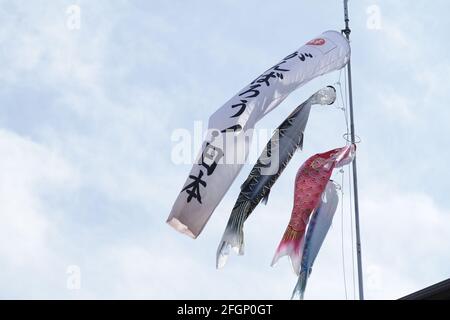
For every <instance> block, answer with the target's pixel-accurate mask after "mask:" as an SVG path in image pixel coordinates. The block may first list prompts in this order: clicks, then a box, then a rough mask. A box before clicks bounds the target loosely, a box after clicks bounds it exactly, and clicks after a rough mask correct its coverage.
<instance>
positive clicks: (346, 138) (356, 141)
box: [342, 133, 361, 144]
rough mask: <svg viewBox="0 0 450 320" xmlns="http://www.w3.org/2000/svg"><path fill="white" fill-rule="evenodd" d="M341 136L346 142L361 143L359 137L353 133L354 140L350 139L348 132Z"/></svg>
mask: <svg viewBox="0 0 450 320" xmlns="http://www.w3.org/2000/svg"><path fill="white" fill-rule="evenodd" d="M342 138H344V140H345V141H347V142H348V143H355V144H359V143H361V137H360V136H358V135H356V134H355V142H353V141H352V136H351V134H350V133H344V135H343V136H342Z"/></svg>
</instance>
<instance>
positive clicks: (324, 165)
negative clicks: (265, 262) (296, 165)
mask: <svg viewBox="0 0 450 320" xmlns="http://www.w3.org/2000/svg"><path fill="white" fill-rule="evenodd" d="M355 150H356V146H355V145H354V144H353V145H348V146H346V147H343V148H338V149H334V150H330V151H327V152H324V153H319V154H315V155H314V156H312V157H310V158H309V159H308V160H306V162H305V163H303V165H302V166H301V167H300V169H299V170H298V172H297V176H296V178H295V192H294V207H293V209H292V214H291V220H290V221H289V225H288V227H287V229H286V231H285V232H284V236H283V238H282V239H281V243H280V245H279V246H278V249H277V251H276V253H275V257H274V258H273V261H272V266H273V265H274V264H275V263H276V262H277V261H278V259H280V258H281V257H283V256H285V255H287V256H289V257H290V259H291V263H292V267H293V268H294V272H295V273H296V274H298V273H299V271H300V262H301V257H302V250H303V243H304V238H305V231H306V227H307V225H308V221H309V217H310V216H311V214H312V213H313V212H314V210H316V208H317V207H318V206H319V203H320V197H321V195H322V193H323V192H324V190H325V187H326V185H327V183H328V181H329V179H330V177H331V174H332V173H333V169H334V168H338V167H342V166H344V165H346V164H348V163H350V162H351V161H352V160H353V157H354V152H355Z"/></svg>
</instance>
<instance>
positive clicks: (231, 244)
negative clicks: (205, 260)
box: [216, 202, 250, 269]
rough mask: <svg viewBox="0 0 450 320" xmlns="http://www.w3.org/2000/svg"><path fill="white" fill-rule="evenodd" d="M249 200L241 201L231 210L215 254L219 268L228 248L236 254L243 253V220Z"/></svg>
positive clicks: (223, 262)
mask: <svg viewBox="0 0 450 320" xmlns="http://www.w3.org/2000/svg"><path fill="white" fill-rule="evenodd" d="M249 207H250V203H249V202H242V203H240V204H238V205H236V206H235V207H234V208H233V211H232V212H231V215H230V219H229V220H228V223H227V227H226V228H225V231H224V233H223V236H222V240H220V243H219V247H218V248H217V254H216V268H217V269H221V268H223V266H225V264H226V263H227V260H228V256H229V255H230V249H232V250H233V251H235V252H236V254H239V255H243V254H244V230H243V227H244V222H245V220H246V218H247V213H248V209H249Z"/></svg>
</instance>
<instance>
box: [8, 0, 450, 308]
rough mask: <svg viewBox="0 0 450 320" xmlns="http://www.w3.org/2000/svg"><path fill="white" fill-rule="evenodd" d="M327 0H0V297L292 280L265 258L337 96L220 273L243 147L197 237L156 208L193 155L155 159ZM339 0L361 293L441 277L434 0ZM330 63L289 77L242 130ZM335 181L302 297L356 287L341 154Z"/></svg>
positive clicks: (164, 294) (449, 74)
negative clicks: (339, 204) (338, 183)
mask: <svg viewBox="0 0 450 320" xmlns="http://www.w3.org/2000/svg"><path fill="white" fill-rule="evenodd" d="M73 5H75V7H73ZM71 6H72V7H71ZM341 6H342V1H338V0H326V1H320V3H319V2H317V1H316V2H314V3H312V2H310V1H298V0H296V1H277V2H269V1H267V2H264V3H262V2H261V1H256V0H251V1H245V2H243V1H237V0H221V1H206V0H202V1H200V0H199V1H177V0H172V1H159V0H151V1H143V0H141V1H140V0H135V1H125V0H117V1H106V0H104V1H101V0H96V1H81V0H80V1H52V2H51V4H50V3H49V2H48V1H38V0H34V1H24V0H23V1H19V0H14V1H12V0H11V1H8V0H0V21H1V22H0V44H1V49H0V64H1V66H2V67H1V72H0V271H1V272H0V298H64V299H72V298H88V299H90V298H149V299H163V298H174V299H187V298H192V299H197V298H204V299H213V298H225V299H231V298H237V299H241V298H248V299H258V298H267V299H285V298H289V297H290V293H291V291H292V288H293V286H294V284H295V281H296V277H295V275H294V274H293V273H292V271H291V267H290V265H289V263H288V260H287V259H285V260H281V261H280V262H279V264H278V265H277V266H276V267H275V268H271V267H270V266H269V265H270V262H271V259H272V256H273V253H274V251H275V248H276V246H277V244H278V242H279V240H280V238H281V235H282V233H283V231H284V228H285V226H286V224H287V221H288V219H289V216H290V213H291V208H292V203H291V196H288V199H289V200H287V198H286V195H289V194H292V190H293V180H294V176H295V172H296V171H297V169H298V167H299V166H300V165H301V163H302V162H303V161H304V160H305V159H306V158H307V157H308V156H309V155H311V154H313V153H316V152H321V151H324V150H328V149H331V148H335V147H338V146H341V145H344V144H345V141H344V139H343V138H342V134H343V133H344V132H345V122H344V118H343V112H342V111H341V110H339V109H338V108H334V107H329V108H317V109H314V110H313V111H312V113H311V117H310V122H309V124H308V129H307V130H308V132H307V137H306V139H305V148H304V152H298V153H297V154H296V155H295V157H294V158H293V159H292V161H291V163H290V165H289V167H288V168H287V169H286V171H285V173H284V174H283V176H281V178H280V179H279V180H278V182H277V184H276V185H275V186H274V188H273V190H272V192H271V198H270V200H269V203H268V205H267V206H260V207H258V208H257V210H256V211H255V213H254V215H253V216H252V218H251V220H249V223H247V225H246V254H245V255H244V256H243V257H235V256H233V257H231V258H230V261H229V263H228V265H227V266H226V268H225V269H223V270H220V271H216V270H215V253H216V248H217V245H218V242H219V240H220V237H221V234H222V231H223V228H224V225H225V223H226V221H227V219H228V215H229V213H230V211H231V208H232V206H233V204H234V201H235V199H236V197H237V195H238V193H239V185H240V183H241V181H243V179H245V177H246V176H247V175H248V173H249V170H250V169H251V163H250V164H248V165H246V166H245V167H244V168H243V170H242V172H241V174H240V175H239V177H238V178H237V179H236V181H235V183H234V184H233V186H232V188H231V189H230V191H229V192H228V194H227V196H226V197H225V198H224V200H223V201H222V202H221V204H220V205H219V207H218V208H217V210H216V211H215V213H214V215H213V216H212V218H211V220H210V222H209V224H208V225H207V227H206V228H205V230H204V232H203V233H202V234H201V236H200V237H199V238H198V239H197V240H195V241H194V240H192V239H190V238H188V237H186V236H184V235H181V234H178V233H177V232H175V231H174V230H173V229H172V228H170V227H169V226H167V225H166V223H165V220H166V218H167V215H168V214H169V212H170V209H171V206H172V204H173V201H174V200H175V198H176V196H177V194H178V193H179V191H180V190H181V187H182V185H183V183H184V182H185V179H186V177H187V174H188V172H189V170H190V165H177V164H175V163H174V162H173V161H172V158H171V154H172V148H173V146H174V142H173V141H172V140H171V136H172V133H173V132H174V130H176V129H180V128H182V129H187V130H190V131H192V130H193V128H194V121H207V119H208V117H209V115H210V114H211V113H212V112H214V111H215V110H216V109H217V108H218V107H219V106H221V105H222V104H223V103H224V102H225V101H227V100H228V99H229V98H230V97H232V96H233V95H234V94H235V93H236V92H237V91H238V90H240V89H241V88H243V87H244V86H245V85H246V84H247V83H248V82H249V81H251V80H253V79H254V78H255V76H257V75H258V74H260V73H261V72H262V71H264V70H266V69H267V68H268V67H269V66H272V65H273V64H275V63H277V62H278V61H279V60H280V58H282V57H284V56H286V55H287V54H288V53H290V52H292V51H294V50H295V49H297V48H298V47H300V46H301V45H303V44H304V43H305V42H306V41H308V40H310V39H311V38H314V37H315V36H316V35H319V34H320V33H322V32H323V31H325V30H329V29H335V30H340V29H341V28H342V7H341ZM350 6H351V18H352V21H351V24H352V29H353V32H352V60H353V69H354V74H353V75H354V100H355V109H356V111H355V116H356V121H357V122H356V129H357V133H358V135H359V136H360V137H361V139H362V143H361V144H360V145H359V147H358V165H359V178H360V202H361V232H362V246H363V247H362V249H363V268H364V280H365V292H366V297H367V298H369V299H395V298H399V297H401V296H403V295H406V294H408V293H411V292H413V291H415V290H419V289H421V288H423V287H425V286H428V285H431V284H433V283H436V282H438V281H441V280H444V279H446V278H448V277H449V276H450V256H449V252H450V198H449V197H448V194H447V189H448V181H449V179H450V173H449V171H448V169H447V166H446V163H447V160H448V159H449V158H450V150H449V149H448V148H447V146H448V138H447V137H448V136H449V135H450V127H449V126H448V120H449V119H450V111H449V110H450V108H449V107H448V101H449V100H450V92H449V91H448V90H446V84H448V83H449V82H450V60H449V58H448V51H449V50H450V47H449V44H448V41H446V40H447V38H448V30H449V28H450V21H449V20H448V19H447V12H448V10H449V9H450V7H449V4H448V1H444V0H442V1H433V2H430V1H425V0H420V1H406V0H403V1H395V2H394V1H387V0H384V1H382V0H379V1H377V0H368V1H350ZM78 9H79V10H80V14H81V15H80V18H81V19H80V20H79V21H77V20H73V18H74V17H76V16H77V10H78ZM378 13H379V14H378ZM377 18H379V19H377ZM78 22H79V23H78ZM338 80H339V72H335V73H332V74H329V75H326V76H324V77H321V78H319V79H316V80H314V81H312V82H311V83H309V84H307V85H306V86H304V87H302V88H300V89H299V90H297V91H295V92H294V93H292V94H291V95H290V96H289V98H288V99H286V100H285V101H284V102H283V103H282V104H281V105H280V106H279V107H278V108H277V109H276V110H275V111H273V112H272V113H271V114H270V116H268V117H266V118H264V119H263V120H262V121H261V122H260V123H258V128H260V129H264V128H275V127H276V126H277V125H278V124H279V123H280V122H281V121H282V120H283V119H284V118H285V117H286V116H287V115H288V114H289V113H290V111H291V110H292V108H293V107H294V106H296V105H297V104H298V103H300V102H301V101H303V100H304V99H305V98H307V97H308V96H309V95H310V94H311V93H313V92H314V91H316V90H317V89H319V88H321V87H322V86H325V85H329V84H334V83H336V82H337V81H338ZM341 82H342V83H344V81H343V78H342V79H341ZM336 106H338V107H339V106H342V103H341V102H340V101H339V102H338V103H337V104H336ZM195 152H197V150H195ZM335 179H336V180H339V179H341V175H340V173H337V174H336V175H335ZM344 181H345V183H344V190H345V192H344V199H343V200H344V201H343V203H344V207H343V216H342V215H341V208H339V210H338V212H337V214H336V216H335V220H334V224H333V226H332V229H331V231H330V233H329V235H328V237H327V239H326V241H325V243H324V246H323V248H322V251H321V252H320V254H319V257H318V258H317V260H316V264H315V267H314V272H313V273H312V275H311V278H310V281H309V285H308V288H307V298H309V299H346V298H348V299H353V298H354V282H353V277H354V268H352V242H351V236H352V234H351V228H350V226H351V220H350V217H351V212H350V210H349V201H350V199H349V192H348V172H345V180H344ZM342 226H343V229H342ZM344 266H345V267H344Z"/></svg>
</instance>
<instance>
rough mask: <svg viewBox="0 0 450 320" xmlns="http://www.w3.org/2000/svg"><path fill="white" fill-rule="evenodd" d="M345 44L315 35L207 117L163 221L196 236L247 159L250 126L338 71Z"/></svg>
mask: <svg viewBox="0 0 450 320" xmlns="http://www.w3.org/2000/svg"><path fill="white" fill-rule="evenodd" d="M349 58H350V46H349V44H348V41H347V40H346V39H345V37H343V36H342V35H341V34H340V33H339V32H337V31H326V32H324V33H323V34H321V35H320V36H319V37H317V38H315V39H313V40H311V41H309V42H308V43H307V44H306V45H304V46H303V47H301V48H300V49H298V50H297V51H295V52H293V53H292V54H290V55H288V56H287V57H285V58H284V59H283V60H281V62H280V63H278V64H276V65H275V66H273V67H271V68H270V69H268V70H267V71H265V72H264V73H263V74H262V75H261V76H259V77H258V78H256V79H255V80H254V81H253V82H251V83H250V84H249V85H248V86H246V87H245V88H244V89H242V90H241V91H240V92H239V93H238V94H237V95H235V96H234V97H233V98H232V99H230V100H229V101H228V102H226V103H225V104H224V105H223V106H222V107H221V108H220V109H218V110H217V111H216V112H215V113H214V114H213V115H212V116H211V117H210V119H209V125H208V127H209V130H208V133H207V135H206V139H205V142H204V143H203V146H202V150H201V151H200V154H199V157H198V160H197V161H196V163H195V164H194V165H193V167H192V170H191V172H190V174H189V177H188V179H187V181H186V183H185V184H184V186H183V188H182V191H181V192H180V194H179V195H178V198H177V199H176V201H175V204H174V205H173V207H172V211H171V213H170V215H169V217H168V219H167V222H168V223H169V224H170V225H171V226H172V227H174V228H175V229H177V230H178V231H180V232H183V233H185V234H187V235H189V236H191V237H192V238H196V237H197V236H198V235H199V234H200V232H201V231H202V229H203V227H204V226H205V225H206V223H207V222H208V220H209V218H210V216H211V214H212V213H213V211H214V210H215V208H216V207H217V205H218V204H219V203H220V201H221V200H222V198H223V196H224V195H225V193H226V192H227V191H228V189H229V188H230V186H231V184H232V183H233V181H234V179H235V178H236V176H237V175H238V173H239V171H240V170H241V169H242V166H243V165H244V163H245V160H246V159H247V156H248V152H249V143H250V141H251V138H252V131H253V128H254V126H255V124H256V122H257V121H258V120H260V119H261V118H262V117H264V116H265V115H266V114H267V113H269V112H270V111H271V110H273V109H274V108H275V107H277V106H278V105H279V104H280V103H281V102H282V101H283V100H284V99H285V98H286V97H287V96H288V95H289V94H290V93H291V92H292V91H294V90H295V89H297V88H298V87H300V86H302V85H304V84H305V83H307V82H308V81H310V80H312V79H314V78H316V77H318V76H320V75H323V74H326V73H329V72H331V71H334V70H339V69H341V68H343V67H344V66H345V65H346V64H347V62H348V60H349Z"/></svg>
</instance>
